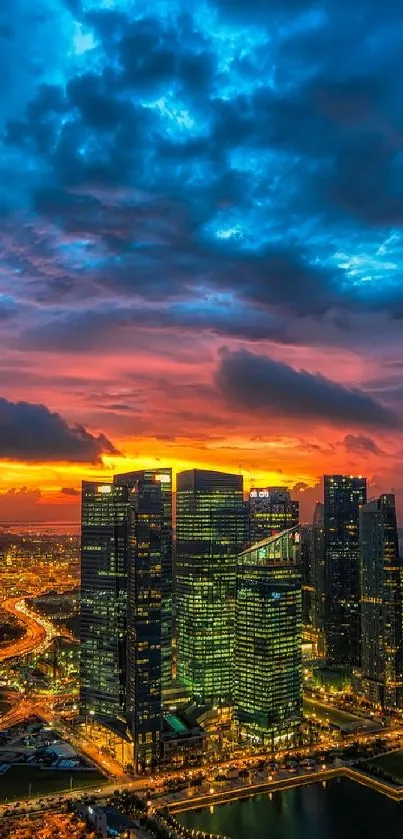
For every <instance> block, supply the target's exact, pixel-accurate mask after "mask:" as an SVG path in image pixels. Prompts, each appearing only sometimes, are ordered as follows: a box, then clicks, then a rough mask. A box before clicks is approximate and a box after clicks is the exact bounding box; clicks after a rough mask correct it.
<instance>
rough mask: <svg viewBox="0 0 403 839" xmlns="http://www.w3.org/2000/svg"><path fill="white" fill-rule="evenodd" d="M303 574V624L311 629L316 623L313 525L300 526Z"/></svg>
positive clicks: (305, 627) (307, 628) (305, 628)
mask: <svg viewBox="0 0 403 839" xmlns="http://www.w3.org/2000/svg"><path fill="white" fill-rule="evenodd" d="M300 536H301V575H302V626H303V628H304V630H310V629H312V628H313V627H314V623H315V605H316V579H315V553H314V533H313V527H312V525H307V524H306V525H303V526H301V528H300Z"/></svg>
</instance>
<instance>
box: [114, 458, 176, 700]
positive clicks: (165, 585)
mask: <svg viewBox="0 0 403 839" xmlns="http://www.w3.org/2000/svg"><path fill="white" fill-rule="evenodd" d="M139 479H151V480H153V481H154V480H155V481H158V482H159V484H160V486H161V494H162V505H163V526H162V532H161V539H162V561H161V566H162V572H161V573H162V576H161V593H162V614H161V678H162V687H163V688H168V687H169V685H170V682H171V678H172V637H173V617H172V582H173V581H172V469H163V468H162V467H161V468H157V469H144V470H139V471H137V472H126V473H125V474H123V475H115V477H114V483H115V484H120V485H124V486H134V485H135V483H136V481H138V480H139Z"/></svg>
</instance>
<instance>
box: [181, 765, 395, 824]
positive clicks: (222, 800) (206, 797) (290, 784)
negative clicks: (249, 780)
mask: <svg viewBox="0 0 403 839" xmlns="http://www.w3.org/2000/svg"><path fill="white" fill-rule="evenodd" d="M335 778H349V779H350V780H351V781H355V782H356V783H359V784H361V785H362V786H365V787H369V788H370V789H373V790H375V791H376V792H380V793H382V794H383V795H386V796H388V798H391V799H393V800H394V801H399V802H401V801H403V786H401V787H397V786H396V787H395V786H393V785H392V784H389V783H387V782H385V781H381V780H379V779H378V778H374V777H373V776H371V775H370V774H369V773H366V772H363V771H362V770H359V769H355V768H354V767H352V766H339V767H336V768H332V769H323V770H320V771H318V772H310V773H304V774H303V775H294V776H293V777H291V778H282V779H280V780H275V781H267V782H266V781H263V782H259V783H257V784H243V785H242V786H240V787H233V788H232V789H227V790H215V791H214V792H213V793H205V794H203V795H198V796H194V797H193V798H187V799H182V800H179V801H171V802H168V801H167V802H166V806H167V807H168V809H169V811H170V812H171V813H172V814H177V813H183V812H185V811H186V810H196V809H200V808H202V807H211V806H214V805H218V804H226V803H229V802H230V801H236V800H238V799H241V798H250V797H251V796H253V795H259V794H262V793H275V792H281V791H282V790H287V789H292V788H294V787H300V786H307V785H308V784H317V783H326V782H327V781H330V780H332V779H335Z"/></svg>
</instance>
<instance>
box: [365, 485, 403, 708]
mask: <svg viewBox="0 0 403 839" xmlns="http://www.w3.org/2000/svg"><path fill="white" fill-rule="evenodd" d="M360 541H361V680H362V681H361V684H362V689H363V691H364V694H365V695H366V696H367V698H368V700H369V701H371V702H373V703H374V704H376V705H378V706H381V707H383V708H385V709H386V710H396V708H401V707H402V704H403V639H402V586H401V573H402V565H401V560H400V558H399V545H398V533H397V524H396V509H395V497H394V495H381V496H380V498H376V499H374V500H371V501H369V502H368V503H367V504H364V505H363V506H362V507H361V509H360Z"/></svg>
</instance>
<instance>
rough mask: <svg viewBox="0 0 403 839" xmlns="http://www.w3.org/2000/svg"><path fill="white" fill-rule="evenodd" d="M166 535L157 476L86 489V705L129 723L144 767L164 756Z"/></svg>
mask: <svg viewBox="0 0 403 839" xmlns="http://www.w3.org/2000/svg"><path fill="white" fill-rule="evenodd" d="M164 528H165V511H164V504H163V498H162V483H161V481H160V480H158V479H156V478H155V476H150V475H147V474H145V473H140V474H139V476H138V477H137V479H134V478H133V476H131V478H130V480H129V479H128V480H127V481H124V476H119V479H116V481H115V482H114V483H102V484H98V483H88V482H84V483H83V488H82V534H81V535H82V548H81V616H80V617H81V627H80V641H81V647H80V705H81V710H82V712H84V713H86V714H87V713H89V712H95V713H96V714H97V715H98V716H102V717H103V718H104V722H105V723H106V724H108V718H109V721H110V722H113V720H116V718H120V719H121V720H123V721H127V722H128V723H129V725H130V728H131V731H132V735H133V741H134V760H135V763H136V766H137V767H138V768H145V767H146V766H149V765H152V764H153V763H155V762H156V761H157V760H158V756H159V737H160V730H161V721H162V716H161V623H162V617H161V616H162V605H161V603H162V560H163V556H164V550H165V541H164Z"/></svg>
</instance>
